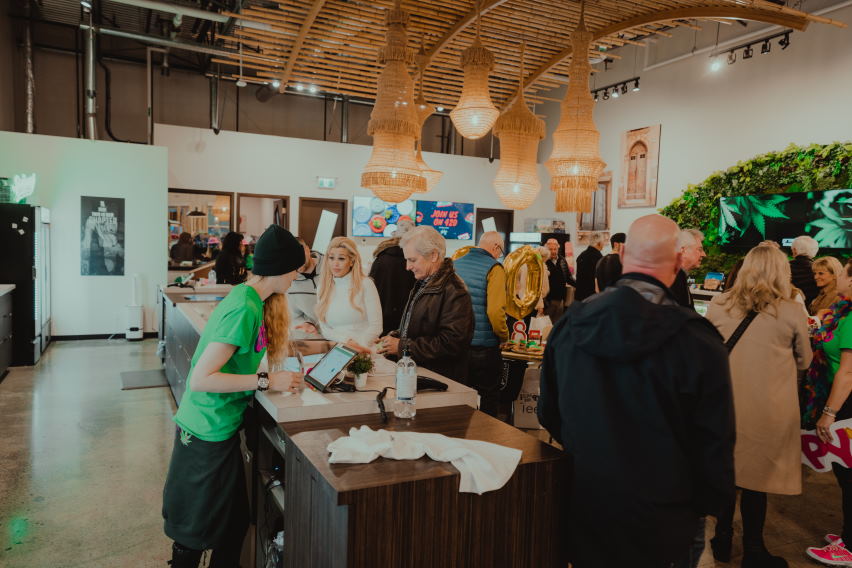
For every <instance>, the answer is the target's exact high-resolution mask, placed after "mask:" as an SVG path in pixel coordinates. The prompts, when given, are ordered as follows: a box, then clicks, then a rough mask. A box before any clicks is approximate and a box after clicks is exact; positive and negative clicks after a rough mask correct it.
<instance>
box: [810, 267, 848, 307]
mask: <svg viewBox="0 0 852 568" xmlns="http://www.w3.org/2000/svg"><path fill="white" fill-rule="evenodd" d="M813 271H814V280H815V281H816V285H817V287H818V288H819V296H817V297H816V298H815V299H814V301H813V302H811V305H810V306H808V310H809V312H810V313H811V314H812V315H820V312H821V311H823V310H828V309H829V308H830V307H831V304H833V303H834V302H836V301H837V300H838V299H840V297H839V296H838V294H837V277H838V276H839V275H840V273H841V272H842V271H843V265H842V264H840V261H839V260H837V259H836V258H834V257H833V256H824V257H822V258H818V259H816V260H815V261H814V264H813Z"/></svg>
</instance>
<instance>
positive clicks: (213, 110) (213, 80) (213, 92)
mask: <svg viewBox="0 0 852 568" xmlns="http://www.w3.org/2000/svg"><path fill="white" fill-rule="evenodd" d="M210 128H211V129H212V130H213V134H219V131H220V128H219V75H218V74H216V75H214V76H213V77H210Z"/></svg>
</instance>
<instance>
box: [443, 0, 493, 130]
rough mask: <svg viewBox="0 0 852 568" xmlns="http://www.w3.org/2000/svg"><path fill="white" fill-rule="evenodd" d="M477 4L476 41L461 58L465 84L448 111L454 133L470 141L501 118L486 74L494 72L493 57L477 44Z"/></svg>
mask: <svg viewBox="0 0 852 568" xmlns="http://www.w3.org/2000/svg"><path fill="white" fill-rule="evenodd" d="M479 2H480V0H476V10H477V15H476V39H474V40H473V44H472V45H471V46H470V47H468V48H467V49H465V50H464V51H463V52H462V55H461V65H462V69H463V70H464V83H463V85H462V92H461V96H460V97H459V102H458V103H457V104H456V107H455V108H454V109H453V110H452V111H450V118H451V119H452V121H453V125H454V126H455V127H456V130H458V131H459V134H461V135H462V136H463V137H465V138H468V139H470V140H476V139H478V138H482V137H483V136H485V135H486V134H488V131H489V130H491V127H492V126H494V121H496V120H497V117H498V116H499V115H500V111H499V110H497V107H495V106H494V103H492V102H491V94H490V93H489V90H488V74H489V73H490V72H491V69H493V68H494V54H493V53H491V52H490V51H489V50H488V49H487V48H486V47H484V46H483V45H482V44H481V43H480V41H479V24H480V15H479Z"/></svg>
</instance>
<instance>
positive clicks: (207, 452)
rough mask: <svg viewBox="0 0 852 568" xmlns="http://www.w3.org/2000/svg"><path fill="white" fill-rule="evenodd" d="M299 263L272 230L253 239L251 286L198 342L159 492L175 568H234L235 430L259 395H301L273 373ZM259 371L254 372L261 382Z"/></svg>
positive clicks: (240, 523)
mask: <svg viewBox="0 0 852 568" xmlns="http://www.w3.org/2000/svg"><path fill="white" fill-rule="evenodd" d="M304 263H305V254H304V252H303V251H302V246H301V245H300V244H299V243H298V242H297V241H296V239H295V238H294V237H293V235H291V234H290V233H289V232H288V231H287V230H286V229H283V228H282V227H279V226H278V225H271V226H270V227H269V228H268V229H267V230H266V231H265V232H264V233H263V235H262V236H261V237H260V239H258V241H257V246H256V248H255V257H254V269H253V270H254V276H253V277H252V278H251V280H249V281H248V282H247V283H245V284H239V285H237V286H235V287H234V288H233V290H231V292H230V293H229V294H228V296H227V297H226V298H225V299H224V300H222V302H221V303H220V304H219V305H218V306H216V309H214V310H213V313H212V314H211V315H210V319H209V321H208V322H207V325H206V326H205V328H204V332H203V333H202V334H201V339H200V340H199V342H198V347H197V348H196V350H195V355H194V356H193V358H192V367H191V368H190V370H189V375H188V378H187V389H186V392H185V393H184V395H183V398H182V400H181V403H180V408H178V411H177V414H176V415H175V422H177V425H178V428H177V432H176V434H175V444H174V450H173V451H172V458H171V463H170V464H169V472H168V475H167V476H166V485H165V489H164V490H163V518H164V519H165V532H166V535H168V536H169V538H171V539H172V540H173V541H174V544H173V545H172V562H171V564H172V566H180V567H192V568H195V567H197V566H198V563H199V560H200V558H201V553H202V551H204V550H208V549H212V550H213V559H212V561H211V565H212V566H237V565H238V564H239V559H240V551H241V548H242V543H243V536H244V535H245V532H246V529H247V528H248V523H249V504H248V499H247V498H246V483H245V474H244V469H243V462H242V457H241V453H240V435H239V429H240V427H241V426H242V423H243V414H244V413H245V410H246V407H247V406H248V403H249V401H250V400H251V399H252V398H253V397H254V393H255V391H256V390H260V391H264V390H267V389H272V390H277V391H291V392H292V391H296V390H298V388H299V386H300V383H301V381H302V378H301V376H300V375H298V374H297V373H291V372H288V371H276V372H269V373H267V372H265V371H264V370H260V369H259V367H260V364H261V360H262V359H263V356H264V354H268V360H269V363H270V368H274V367H278V368H280V367H281V366H282V363H283V362H284V359H285V358H286V357H287V350H288V349H287V346H288V339H289V338H288V329H289V315H288V311H287V296H286V292H287V289H288V288H289V287H290V284H291V283H292V282H293V280H294V279H295V278H296V269H297V268H299V267H300V266H302V265H303V264H304ZM258 371H260V372H258Z"/></svg>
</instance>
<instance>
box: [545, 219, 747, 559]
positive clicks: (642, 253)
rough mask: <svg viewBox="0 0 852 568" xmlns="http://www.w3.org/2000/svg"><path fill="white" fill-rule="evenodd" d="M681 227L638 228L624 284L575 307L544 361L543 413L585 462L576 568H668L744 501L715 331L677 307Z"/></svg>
mask: <svg viewBox="0 0 852 568" xmlns="http://www.w3.org/2000/svg"><path fill="white" fill-rule="evenodd" d="M677 239H678V228H677V225H676V224H675V223H674V222H673V221H671V220H670V219H666V218H665V217H662V216H659V215H649V216H647V217H642V218H640V219H638V220H637V221H636V222H635V223H633V225H632V226H631V227H630V231H629V233H628V236H627V243H626V244H625V249H624V275H623V276H622V277H621V278H620V279H619V280H618V281H617V282H616V284H615V286H612V287H610V288H608V289H607V290H605V291H604V292H601V293H600V294H597V295H595V296H593V297H592V298H589V299H588V300H586V301H585V302H581V303H575V304H573V305H572V306H571V307H570V308H569V309H568V310H567V311H566V312H565V315H564V316H563V317H562V319H561V320H560V321H559V323H558V324H557V325H556V326H555V327H554V329H553V331H552V332H551V335H550V340H549V342H548V345H547V349H546V351H545V355H544V364H543V367H542V380H541V396H540V398H539V404H538V415H539V419H540V421H541V424H542V425H543V426H544V427H545V428H547V430H548V431H549V432H550V433H551V435H553V437H554V438H556V440H557V441H559V442H560V443H561V444H562V445H563V447H564V448H565V451H566V453H567V454H568V455H569V456H570V457H571V458H572V461H573V469H574V471H573V475H572V478H571V479H570V482H569V483H570V491H569V493H570V497H569V499H570V505H569V509H568V511H567V519H566V520H567V522H568V525H569V528H568V529H567V530H568V535H569V538H570V544H571V550H570V560H571V561H572V562H573V564H574V567H575V568H610V567H613V568H614V567H616V566H619V567H620V566H631V567H642V568H663V567H666V568H668V567H669V566H671V565H672V564H673V563H675V562H682V561H683V560H684V559H685V557H687V556H688V554H690V545H691V544H692V541H693V538H694V536H695V534H696V529H697V527H698V525H699V522H700V520H701V516H702V515H705V514H714V515H715V514H717V513H718V511H719V510H720V507H721V506H722V504H723V503H725V502H726V499H731V498H732V497H733V492H734V468H733V465H734V464H733V450H734V408H733V400H732V397H731V383H730V373H729V368H728V354H727V351H726V350H725V347H724V345H723V343H722V338H721V337H720V336H719V334H718V332H717V331H716V329H715V328H714V327H713V325H712V324H710V323H709V322H708V321H706V320H705V319H704V318H702V317H701V316H699V315H698V314H697V313H696V312H695V311H693V310H689V309H685V308H683V307H681V306H678V305H677V303H676V302H675V300H674V298H673V297H672V296H671V292H670V291H669V289H668V287H669V286H670V285H671V283H672V282H673V281H674V277H675V274H676V273H677V270H678V269H679V260H680V259H679V254H678V253H677V252H676V244H677Z"/></svg>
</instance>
